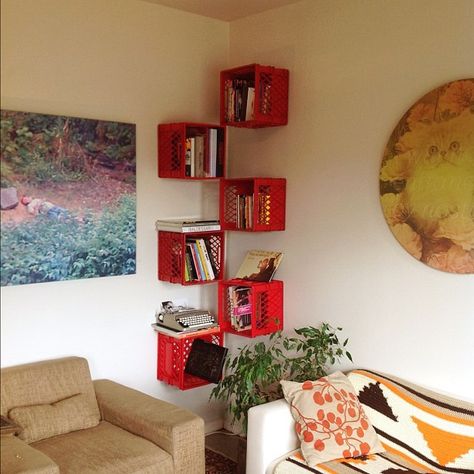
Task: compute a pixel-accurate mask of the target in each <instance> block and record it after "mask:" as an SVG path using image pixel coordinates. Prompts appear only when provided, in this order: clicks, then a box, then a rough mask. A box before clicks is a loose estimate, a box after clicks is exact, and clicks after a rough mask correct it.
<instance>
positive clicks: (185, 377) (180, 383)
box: [157, 330, 224, 390]
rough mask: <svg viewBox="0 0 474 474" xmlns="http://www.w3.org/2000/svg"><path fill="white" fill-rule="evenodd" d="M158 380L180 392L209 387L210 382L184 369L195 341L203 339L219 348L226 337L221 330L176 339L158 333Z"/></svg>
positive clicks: (181, 336) (195, 333)
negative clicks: (204, 386) (176, 388)
mask: <svg viewBox="0 0 474 474" xmlns="http://www.w3.org/2000/svg"><path fill="white" fill-rule="evenodd" d="M157 336H158V371H157V377H158V380H161V381H163V382H166V383H167V384H169V385H173V386H175V387H178V388H179V389H180V390H188V389H191V388H196V387H201V386H203V385H208V384H209V383H210V382H209V381H207V380H204V379H202V378H200V377H196V376H195V375H190V374H187V373H186V372H185V371H184V369H185V367H186V362H187V360H188V357H189V352H190V351H191V346H192V345H193V341H194V340H195V339H202V340H204V341H206V342H210V343H212V344H217V345H219V346H222V345H223V341H224V337H223V334H222V333H221V332H220V331H219V330H215V331H214V332H212V331H202V332H201V333H200V332H193V333H190V334H186V335H182V334H181V335H179V334H177V336H176V337H173V336H168V335H166V334H162V333H160V332H158V334H157Z"/></svg>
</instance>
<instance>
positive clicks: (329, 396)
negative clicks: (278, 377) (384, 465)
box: [281, 372, 384, 466]
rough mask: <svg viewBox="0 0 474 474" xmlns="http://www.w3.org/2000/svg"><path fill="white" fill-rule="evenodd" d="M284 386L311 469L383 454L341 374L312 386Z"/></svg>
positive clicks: (367, 421)
mask: <svg viewBox="0 0 474 474" xmlns="http://www.w3.org/2000/svg"><path fill="white" fill-rule="evenodd" d="M281 385H282V388H283V394H284V395H285V399H286V401H287V402H288V403H289V404H290V407H291V413H292V415H293V418H294V419H295V422H296V426H295V428H296V432H297V434H298V437H299V439H300V441H301V452H302V453H303V456H304V458H305V460H306V462H307V463H308V465H309V466H315V465H317V464H321V463H323V462H327V461H332V460H334V459H339V458H351V457H358V456H362V455H367V454H374V453H380V452H383V451H384V449H383V447H382V445H381V443H380V441H379V440H378V437H377V433H376V432H375V430H374V429H373V427H372V425H371V424H370V421H369V419H368V418H367V416H366V414H365V413H364V410H363V408H362V406H361V404H360V403H359V400H358V398H357V395H356V392H355V390H354V387H353V386H352V384H351V382H350V381H349V379H348V378H347V377H346V376H345V375H344V374H343V373H342V372H335V373H334V374H332V375H328V376H326V377H322V378H320V379H319V380H316V381H313V382H312V381H306V382H304V383H300V382H289V381H285V380H282V381H281Z"/></svg>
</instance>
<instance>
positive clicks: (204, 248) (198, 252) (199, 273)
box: [184, 238, 219, 281]
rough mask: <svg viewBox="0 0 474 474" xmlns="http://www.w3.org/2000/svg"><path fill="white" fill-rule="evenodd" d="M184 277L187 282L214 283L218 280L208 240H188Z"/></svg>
mask: <svg viewBox="0 0 474 474" xmlns="http://www.w3.org/2000/svg"><path fill="white" fill-rule="evenodd" d="M184 263H185V269H184V275H185V279H186V278H189V280H188V279H186V281H212V280H216V279H217V278H218V275H219V272H218V270H217V267H216V264H215V261H214V256H213V254H212V249H211V244H210V242H209V241H208V240H207V239H198V238H190V239H187V240H186V251H185V259H184Z"/></svg>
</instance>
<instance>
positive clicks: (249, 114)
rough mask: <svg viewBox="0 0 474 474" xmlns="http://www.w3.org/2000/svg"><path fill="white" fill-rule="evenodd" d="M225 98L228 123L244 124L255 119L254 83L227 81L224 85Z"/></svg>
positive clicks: (239, 80) (236, 80)
mask: <svg viewBox="0 0 474 474" xmlns="http://www.w3.org/2000/svg"><path fill="white" fill-rule="evenodd" d="M268 92H269V91H268ZM224 97H225V103H226V108H225V119H226V121H227V122H243V121H245V120H253V119H254V103H255V83H254V81H249V80H247V79H233V80H232V79H227V80H226V81H225V84H224ZM267 100H268V99H267ZM267 113H268V112H267Z"/></svg>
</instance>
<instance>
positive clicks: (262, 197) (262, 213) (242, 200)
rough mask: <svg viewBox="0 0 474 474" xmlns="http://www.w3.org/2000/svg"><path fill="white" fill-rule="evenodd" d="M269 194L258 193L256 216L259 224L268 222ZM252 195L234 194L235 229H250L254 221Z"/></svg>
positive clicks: (267, 223)
mask: <svg viewBox="0 0 474 474" xmlns="http://www.w3.org/2000/svg"><path fill="white" fill-rule="evenodd" d="M270 201H271V197H270V194H266V193H259V194H258V207H257V212H258V217H257V221H258V223H260V224H264V225H269V224H270ZM254 209H255V207H254V197H253V194H250V195H249V194H238V195H237V196H236V210H237V215H236V226H237V229H252V228H253V222H254V217H253V216H254Z"/></svg>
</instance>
